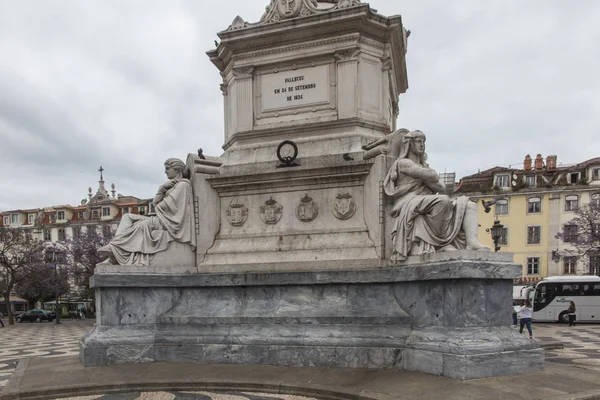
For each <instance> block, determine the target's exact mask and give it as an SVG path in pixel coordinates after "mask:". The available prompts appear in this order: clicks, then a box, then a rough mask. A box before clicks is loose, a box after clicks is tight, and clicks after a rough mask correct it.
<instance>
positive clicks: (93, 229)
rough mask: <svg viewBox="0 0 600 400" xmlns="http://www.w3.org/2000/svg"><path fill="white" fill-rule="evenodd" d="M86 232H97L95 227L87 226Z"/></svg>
mask: <svg viewBox="0 0 600 400" xmlns="http://www.w3.org/2000/svg"><path fill="white" fill-rule="evenodd" d="M87 231H88V233H96V231H97V229H96V225H88V226H87Z"/></svg>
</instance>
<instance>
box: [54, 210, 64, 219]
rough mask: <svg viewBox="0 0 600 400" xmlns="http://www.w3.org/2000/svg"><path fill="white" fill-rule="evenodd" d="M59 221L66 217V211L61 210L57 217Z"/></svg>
mask: <svg viewBox="0 0 600 400" xmlns="http://www.w3.org/2000/svg"><path fill="white" fill-rule="evenodd" d="M56 218H57V219H58V220H59V221H60V220H63V219H65V212H64V211H59V212H58V213H57V217H56Z"/></svg>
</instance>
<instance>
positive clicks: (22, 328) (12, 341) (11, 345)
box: [0, 318, 94, 390]
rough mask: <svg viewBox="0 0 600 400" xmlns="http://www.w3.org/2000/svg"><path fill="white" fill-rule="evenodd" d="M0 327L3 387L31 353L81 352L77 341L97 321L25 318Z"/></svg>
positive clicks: (35, 355) (54, 355) (63, 353)
mask: <svg viewBox="0 0 600 400" xmlns="http://www.w3.org/2000/svg"><path fill="white" fill-rule="evenodd" d="M2 320H3V322H4V325H5V327H4V328H0V390H1V389H2V387H4V385H6V382H7V381H8V379H9V378H10V375H11V374H12V373H13V371H14V370H15V368H16V367H17V363H18V362H19V360H22V359H24V358H32V357H68V356H77V355H79V348H78V342H79V339H81V337H82V336H83V335H84V334H85V333H87V332H88V331H89V330H90V329H91V327H92V324H93V323H94V321H92V320H77V321H70V320H66V321H64V322H63V323H61V324H60V325H55V324H54V323H50V322H41V323H36V322H23V323H20V324H15V325H12V326H9V325H8V321H7V318H3V319H2Z"/></svg>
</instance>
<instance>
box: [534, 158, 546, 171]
mask: <svg viewBox="0 0 600 400" xmlns="http://www.w3.org/2000/svg"><path fill="white" fill-rule="evenodd" d="M534 166H535V169H536V171H539V170H541V169H544V159H543V158H542V155H541V154H538V155H537V156H535V165H534Z"/></svg>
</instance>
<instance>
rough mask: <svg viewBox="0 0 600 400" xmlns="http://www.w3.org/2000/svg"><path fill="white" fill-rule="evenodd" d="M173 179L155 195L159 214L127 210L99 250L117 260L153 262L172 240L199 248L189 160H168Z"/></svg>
mask: <svg viewBox="0 0 600 400" xmlns="http://www.w3.org/2000/svg"><path fill="white" fill-rule="evenodd" d="M165 174H166V175H167V178H168V179H169V180H168V181H167V182H165V183H164V184H162V185H161V186H160V187H159V188H158V192H157V193H156V195H155V196H154V199H153V202H154V209H155V211H156V215H151V216H144V215H137V214H125V215H123V218H122V219H121V222H120V223H119V227H118V228H117V231H116V233H115V236H114V237H113V238H112V240H111V241H110V242H109V243H108V244H107V245H106V246H104V247H102V248H101V249H100V250H99V253H100V255H103V256H108V257H109V258H108V259H107V260H106V261H107V262H111V263H113V264H131V265H149V264H150V261H151V260H152V258H153V257H154V256H155V255H156V254H158V253H160V252H163V251H165V250H167V249H168V247H169V244H170V243H171V242H178V243H182V244H187V245H189V246H190V247H191V250H195V248H196V232H195V227H194V196H193V194H192V185H191V183H190V181H189V179H188V178H189V171H188V170H187V169H186V166H185V163H184V162H183V161H181V160H179V159H177V158H169V159H168V160H167V161H165Z"/></svg>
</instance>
